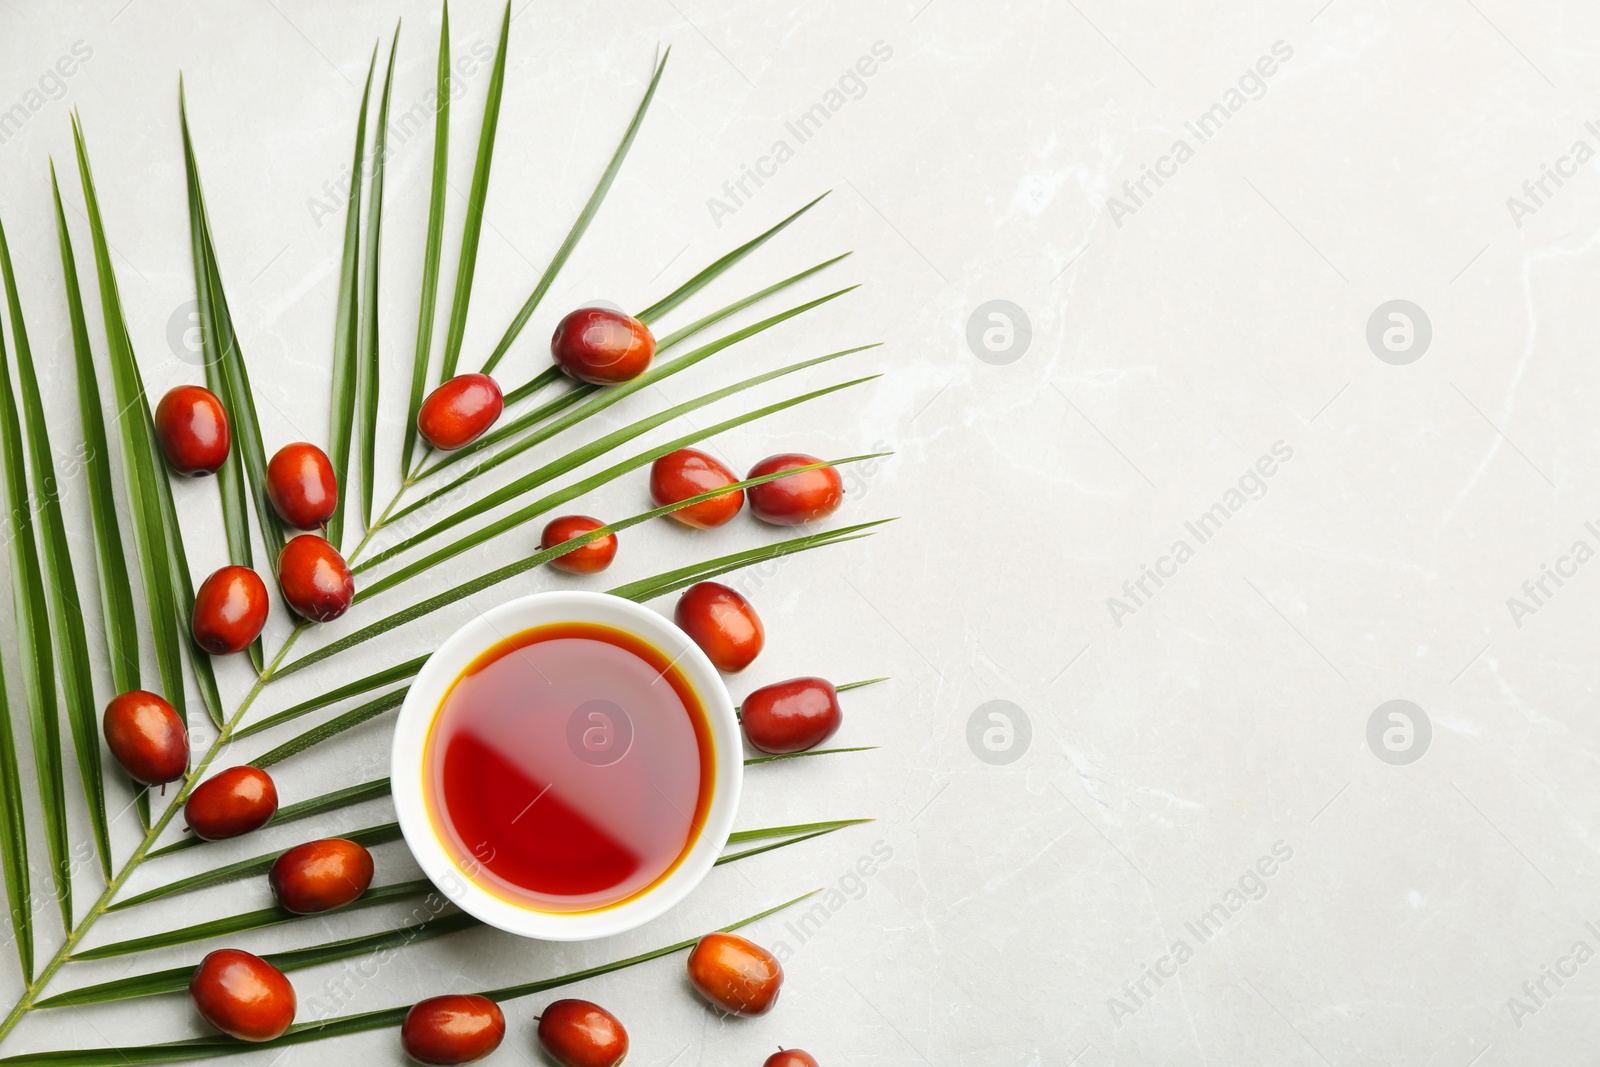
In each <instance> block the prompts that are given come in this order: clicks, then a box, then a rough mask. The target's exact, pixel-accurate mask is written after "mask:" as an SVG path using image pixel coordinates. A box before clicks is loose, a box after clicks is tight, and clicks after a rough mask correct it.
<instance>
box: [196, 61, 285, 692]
mask: <svg viewBox="0 0 1600 1067" xmlns="http://www.w3.org/2000/svg"><path fill="white" fill-rule="evenodd" d="M178 114H179V119H180V123H181V125H182V128H183V151H184V164H185V172H186V179H187V184H188V190H189V231H190V238H191V244H192V245H193V248H194V260H195V291H196V302H197V303H198V304H199V308H200V336H201V343H202V345H203V346H204V352H205V359H206V372H207V380H208V381H210V380H211V375H212V373H213V371H215V373H216V375H217V379H218V380H219V381H220V383H221V385H222V387H223V390H224V391H223V392H220V393H217V395H218V396H219V397H221V398H222V400H223V403H224V404H225V405H226V406H227V409H228V421H229V426H230V428H231V429H232V430H233V444H234V446H235V447H236V448H237V452H233V453H231V455H230V458H234V459H237V460H239V461H240V466H242V467H243V472H242V473H243V475H244V477H245V478H247V479H248V481H249V484H250V490H251V496H252V498H253V500H254V503H255V512H256V524H257V526H258V527H259V528H260V530H261V537H262V540H263V541H265V542H266V545H267V553H268V555H269V556H270V557H271V558H272V559H274V560H276V559H277V557H278V553H279V552H281V551H282V550H283V541H284V537H283V527H282V525H281V523H280V522H279V521H278V513H277V512H276V511H275V510H273V507H272V502H271V500H270V499H269V498H268V496H267V474H266V471H267V454H266V447H265V445H264V444H263V443H262V438H261V420H260V418H259V417H258V416H257V414H256V404H255V397H254V394H253V393H252V391H251V387H250V375H249V372H248V371H247V370H246V368H245V365H244V357H243V355H242V353H241V352H240V350H239V338H238V334H237V333H236V332H235V331H234V328H233V316H232V315H231V314H230V313H229V311H228V298H227V294H226V293H224V292H223V289H222V276H221V272H220V269H219V268H218V266H217V250H216V244H215V242H214V241H213V240H212V236H211V218H210V215H209V213H208V212H207V210H206V201H205V192H204V190H203V188H202V187H201V183H200V169H199V164H198V163H197V162H196V161H195V155H194V142H193V139H192V137H191V136H190V133H189V113H188V107H187V104H186V102H185V100H184V95H183V86H182V82H181V81H180V83H179V87H178ZM212 391H213V392H216V390H215V389H213V390H212ZM219 473H221V474H224V475H225V474H226V473H227V472H226V467H225V468H224V471H222V472H219ZM233 476H234V477H238V476H239V472H238V471H237V470H236V471H235V472H234V475H233ZM227 499H228V491H227V490H224V493H223V501H224V507H225V508H226V506H227ZM229 529H230V531H234V529H235V527H234V525H233V523H232V522H231V521H230V524H229ZM231 536H232V533H230V537H231ZM229 546H230V550H231V551H232V550H234V548H235V546H234V545H233V542H232V541H231V540H230V542H229ZM240 548H241V549H242V550H241V551H240V552H239V555H238V556H236V557H235V562H238V561H239V559H240V558H242V557H243V556H244V553H245V552H248V548H249V539H248V537H245V539H244V541H243V542H242V544H241V546H240ZM258 669H259V666H258Z"/></svg>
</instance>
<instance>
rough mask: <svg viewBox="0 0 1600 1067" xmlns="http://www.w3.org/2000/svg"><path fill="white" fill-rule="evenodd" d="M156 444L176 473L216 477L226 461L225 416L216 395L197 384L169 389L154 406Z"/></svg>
mask: <svg viewBox="0 0 1600 1067" xmlns="http://www.w3.org/2000/svg"><path fill="white" fill-rule="evenodd" d="M155 426H156V441H157V442H158V443H159V444H160V445H161V453H162V455H164V456H166V457H167V464H168V465H169V466H171V467H172V469H173V470H175V471H177V472H178V473H179V474H186V475H188V476H189V477H191V478H201V477H204V476H205V475H207V474H215V473H217V470H218V469H219V468H220V467H221V466H222V464H223V463H224V462H225V461H226V460H227V458H228V444H229V442H230V441H231V440H232V438H231V437H230V436H229V433H228V413H227V411H226V410H224V409H223V407H222V401H220V400H218V399H217V394H215V393H213V392H212V391H211V390H209V389H206V388H204V387H202V386H198V385H180V386H177V387H176V388H174V389H171V390H168V392H167V395H166V396H164V397H162V398H161V403H159V404H157V405H156V415H155Z"/></svg>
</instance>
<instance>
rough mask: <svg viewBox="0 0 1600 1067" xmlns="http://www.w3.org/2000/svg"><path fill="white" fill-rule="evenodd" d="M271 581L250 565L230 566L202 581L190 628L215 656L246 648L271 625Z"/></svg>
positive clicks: (195, 601)
mask: <svg viewBox="0 0 1600 1067" xmlns="http://www.w3.org/2000/svg"><path fill="white" fill-rule="evenodd" d="M267 607H268V605H267V585H266V583H265V582H263V581H262V580H261V575H259V574H257V573H256V572H255V571H253V570H251V569H250V568H249V567H236V566H228V567H222V568H220V569H219V570H217V571H216V572H214V573H213V574H212V575H211V577H209V578H207V579H206V580H205V581H204V582H201V583H200V591H199V592H197V593H195V595H194V618H193V619H192V620H191V621H190V626H189V628H190V630H191V631H192V632H193V633H194V641H195V644H197V645H199V646H200V647H201V648H203V649H205V650H206V651H207V652H209V653H211V654H212V655H213V656H225V655H227V654H228V653H230V652H243V651H244V650H245V649H247V648H249V647H250V642H252V641H254V640H255V639H256V638H257V637H260V636H261V629H262V627H264V626H266V625H267Z"/></svg>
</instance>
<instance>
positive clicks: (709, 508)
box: [650, 448, 744, 530]
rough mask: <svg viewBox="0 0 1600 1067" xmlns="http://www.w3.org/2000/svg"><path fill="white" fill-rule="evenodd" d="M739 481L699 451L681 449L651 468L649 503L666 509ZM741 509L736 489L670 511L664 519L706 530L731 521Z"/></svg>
mask: <svg viewBox="0 0 1600 1067" xmlns="http://www.w3.org/2000/svg"><path fill="white" fill-rule="evenodd" d="M738 480H739V479H738V477H737V476H736V475H735V474H734V473H733V471H731V470H729V469H728V468H727V466H726V465H725V464H723V463H722V461H721V460H718V459H717V458H716V457H714V456H708V455H706V454H705V453H704V452H701V451H700V450H699V449H695V448H680V449H678V450H677V451H676V452H671V453H669V454H667V455H665V456H662V457H661V458H660V459H658V460H656V461H655V462H654V463H652V464H651V465H650V499H652V500H654V501H655V502H656V506H657V507H665V506H666V505H668V504H676V503H677V502H678V501H680V500H687V499H689V498H690V497H692V496H699V495H700V494H701V493H709V492H711V491H712V490H713V489H720V488H722V487H723V486H725V485H732V484H733V483H734V482H737V481H738ZM742 507H744V490H743V489H735V490H734V491H733V492H731V493H724V494H722V495H721V496H714V497H712V498H711V499H710V500H702V501H701V502H700V503H698V504H690V505H689V506H688V507H686V508H679V509H678V510H677V511H669V512H668V513H667V515H668V517H669V518H673V519H677V520H678V521H679V522H681V523H683V524H684V525H685V526H693V527H694V528H695V529H697V530H709V529H711V528H712V527H713V526H721V525H722V524H723V523H725V522H727V521H728V520H729V519H732V518H733V517H734V516H735V515H737V514H739V509H740V508H742Z"/></svg>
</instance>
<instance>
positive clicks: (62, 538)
mask: <svg viewBox="0 0 1600 1067" xmlns="http://www.w3.org/2000/svg"><path fill="white" fill-rule="evenodd" d="M0 271H3V272H4V275H5V284H6V291H7V293H8V302H9V307H10V313H11V315H12V316H13V321H14V322H15V323H17V326H16V327H15V329H16V342H17V383H18V385H19V386H20V390H21V394H22V421H23V429H24V431H25V433H26V436H27V440H28V458H29V460H30V463H31V469H32V474H33V486H34V498H35V500H36V501H37V502H38V505H39V507H38V517H39V525H40V541H41V542H42V543H43V545H44V573H45V577H46V579H47V581H46V583H45V584H46V586H47V589H48V592H49V594H50V618H51V620H52V622H53V623H54V626H53V628H52V634H53V636H54V638H55V661H56V664H57V666H58V667H59V669H60V674H61V692H62V697H63V700H64V703H65V705H66V710H67V723H68V725H69V726H70V728H71V730H72V744H73V750H74V752H75V753H76V755H77V763H78V778H79V780H80V781H81V783H82V785H83V799H84V802H85V804H86V805H87V806H88V811H89V824H90V827H91V829H92V831H93V834H94V842H95V851H96V854H97V855H98V856H99V858H100V869H101V871H102V872H103V873H104V874H105V876H106V878H107V879H109V878H110V877H111V836H110V832H109V830H108V827H107V821H106V791H105V776H104V772H103V769H102V767H101V764H100V723H99V717H98V716H97V715H96V713H95V712H96V708H95V699H94V677H93V675H92V673H91V671H90V666H89V643H88V640H87V639H86V638H85V636H84V625H83V623H84V616H83V606H82V604H81V603H80V602H79V600H78V579H77V577H76V575H75V574H74V573H73V568H72V551H71V548H70V546H69V545H68V543H67V525H66V521H65V520H64V519H63V518H62V515H61V498H60V495H59V492H58V486H57V480H56V465H55V451H54V450H53V449H52V448H51V445H50V430H49V424H48V422H47V420H46V418H45V410H44V400H43V398H42V397H41V396H40V395H39V379H38V375H37V374H36V372H35V369H34V363H33V351H32V349H31V348H30V347H29V345H28V340H27V335H26V333H25V331H24V330H23V328H22V326H21V321H22V309H21V307H20V303H19V301H18V300H17V297H16V277H15V275H14V272H13V271H12V266H11V252H10V249H8V248H7V247H6V244H5V234H4V232H3V231H0Z"/></svg>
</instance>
